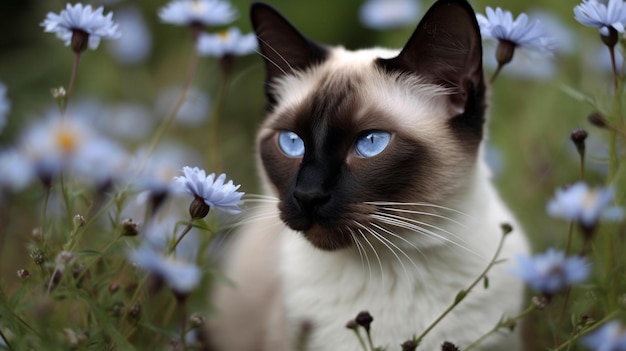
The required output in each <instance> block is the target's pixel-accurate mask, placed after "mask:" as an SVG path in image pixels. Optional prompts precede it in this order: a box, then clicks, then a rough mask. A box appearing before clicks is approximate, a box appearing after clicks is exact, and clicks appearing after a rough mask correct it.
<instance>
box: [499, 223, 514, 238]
mask: <svg viewBox="0 0 626 351" xmlns="http://www.w3.org/2000/svg"><path fill="white" fill-rule="evenodd" d="M500 228H501V229H502V234H504V235H507V234H510V233H511V232H512V231H513V226H512V225H511V224H509V223H502V224H500Z"/></svg>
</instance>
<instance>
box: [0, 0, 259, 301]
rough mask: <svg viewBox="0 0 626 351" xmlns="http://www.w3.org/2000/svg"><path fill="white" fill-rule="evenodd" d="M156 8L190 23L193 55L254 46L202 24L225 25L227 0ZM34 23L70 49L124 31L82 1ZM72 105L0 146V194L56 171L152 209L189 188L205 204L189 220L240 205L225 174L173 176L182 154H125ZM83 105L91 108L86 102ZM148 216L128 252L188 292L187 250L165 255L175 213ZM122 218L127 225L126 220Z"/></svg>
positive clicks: (46, 182)
mask: <svg viewBox="0 0 626 351" xmlns="http://www.w3.org/2000/svg"><path fill="white" fill-rule="evenodd" d="M158 15H159V18H160V19H161V21H163V22H165V23H170V24H174V25H181V26H187V27H189V28H191V29H192V33H193V38H194V40H195V44H196V52H197V54H198V55H200V56H212V57H217V58H224V57H226V56H239V55H245V54H249V53H251V52H254V51H255V50H256V47H257V42H256V37H255V36H254V35H253V34H246V35H243V34H242V33H241V31H240V30H239V29H237V28H235V27H232V28H230V29H228V30H226V31H223V32H220V33H217V34H209V33H205V32H204V30H205V28H207V27H210V26H222V25H227V24H229V23H231V22H232V21H233V20H234V19H235V18H236V17H237V11H236V9H235V8H234V7H232V5H231V4H230V3H229V2H228V1H223V0H177V1H172V2H170V3H169V4H168V5H166V6H165V7H163V8H161V9H160V11H159V14H158ZM41 26H42V27H43V28H44V31H45V32H50V33H54V34H55V35H56V36H57V37H58V38H59V39H61V40H63V41H64V42H65V45H66V46H69V47H70V48H71V49H72V50H73V51H74V52H75V53H76V54H77V55H80V53H82V52H83V51H85V50H87V49H91V50H95V49H97V48H98V46H99V44H100V42H101V41H102V40H117V39H120V38H121V37H122V36H123V33H122V31H121V30H120V27H119V25H118V24H117V23H116V22H115V21H114V20H113V13H112V12H109V13H107V14H105V13H104V9H103V7H98V8H93V7H92V6H91V5H83V4H81V3H77V4H74V5H72V4H67V6H66V7H65V9H64V10H62V11H61V12H60V13H58V14H57V13H48V14H47V16H46V18H45V20H44V21H43V22H42V23H41ZM131 34H132V33H131ZM6 91H7V89H6V87H5V86H4V85H2V84H0V132H1V130H2V129H1V128H3V127H4V125H5V124H6V121H7V119H6V117H7V115H8V113H9V110H10V102H9V101H8V98H7V94H6ZM67 94H68V92H66V91H65V89H63V88H59V89H55V90H54V92H53V96H54V97H55V99H56V100H57V102H59V101H61V102H63V103H59V105H60V106H61V105H63V104H65V103H67V98H68V96H67ZM73 107H74V106H73V105H72V106H70V108H67V106H61V108H60V113H59V111H57V112H56V113H51V114H50V115H49V116H48V118H46V119H45V120H44V121H42V122H39V123H35V124H33V125H32V126H30V127H28V128H26V130H25V132H24V133H22V136H21V137H20V138H19V139H18V141H17V143H16V145H15V146H13V147H10V148H7V149H4V150H0V169H2V170H3V171H2V173H1V174H0V201H1V200H2V194H3V193H5V194H6V193H7V192H8V191H11V192H17V191H20V190H22V189H23V188H25V187H27V186H28V185H30V184H32V183H33V181H37V180H38V181H40V183H41V184H43V186H44V187H45V188H46V189H48V190H46V191H49V189H52V186H53V184H55V182H57V181H59V180H61V179H63V180H64V182H65V186H67V184H68V182H70V181H72V182H76V183H77V184H87V185H89V186H91V187H93V188H94V189H97V190H98V191H109V190H110V189H112V188H113V187H117V188H119V189H132V190H133V191H137V192H140V196H139V197H138V200H137V202H138V203H141V204H142V205H143V206H144V207H146V206H151V209H152V210H153V211H156V210H158V209H159V208H160V206H161V204H162V202H163V200H164V199H165V198H167V197H169V196H170V195H182V196H191V198H192V203H196V204H197V203H201V204H202V206H204V211H203V212H202V215H199V214H198V213H197V212H195V213H192V212H190V215H191V220H195V219H199V218H203V217H205V216H206V215H207V214H208V212H209V210H212V209H215V210H217V211H218V212H223V213H226V214H230V215H233V214H237V213H239V212H240V211H241V210H240V205H241V204H242V196H243V195H244V193H243V192H240V191H238V189H239V185H235V184H234V183H233V181H232V180H227V179H226V175H225V174H221V175H215V174H206V172H205V171H204V170H202V169H200V168H198V167H193V168H191V167H186V166H185V167H182V174H183V175H182V176H176V175H177V173H179V172H180V169H181V166H182V165H180V164H179V163H180V162H183V161H182V160H184V159H189V157H181V156H180V153H179V154H178V155H172V150H171V148H170V150H168V152H167V156H163V157H160V156H159V155H165V154H166V153H163V152H157V151H156V150H146V149H140V150H138V151H137V152H136V153H134V154H130V153H129V152H127V150H126V149H125V148H124V147H123V146H122V144H121V143H118V142H116V141H114V140H113V139H112V138H109V137H107V136H106V135H104V134H103V133H102V132H100V131H99V130H97V129H95V128H94V127H93V125H92V124H93V123H90V122H89V120H87V119H81V118H80V117H77V116H76V111H78V110H79V109H74V108H73ZM87 110H89V111H88V113H94V110H93V109H91V110H90V109H87ZM184 110H185V105H183V106H181V112H185V111H184ZM204 110H206V109H204ZM83 112H85V111H83ZM157 150H159V148H157ZM182 196H178V197H182ZM44 206H47V204H44ZM197 207H198V206H196V208H197ZM190 209H191V207H190ZM129 211H130V212H132V211H133V210H132V209H130V210H129ZM144 211H145V210H144ZM137 212H139V210H138V211H137ZM153 221H154V222H155V223H146V224H145V226H144V228H141V229H139V230H138V231H139V233H140V234H141V235H143V236H144V237H145V238H146V240H143V241H142V244H141V246H140V247H138V248H137V249H134V250H131V252H129V257H130V259H131V260H132V261H133V262H134V263H135V264H136V265H137V266H139V267H141V268H144V269H146V270H148V271H150V272H152V273H153V274H156V275H157V276H159V277H161V278H162V279H163V280H164V281H166V282H167V283H168V284H169V285H170V287H171V288H172V290H173V291H176V292H177V293H181V294H182V293H188V292H190V291H191V290H192V289H194V288H195V287H196V286H197V284H199V281H200V278H201V274H200V268H199V267H198V266H196V265H195V264H193V263H191V261H184V260H182V259H181V257H187V258H190V257H191V256H190V255H193V253H191V252H190V253H187V254H185V255H177V256H176V255H172V253H174V254H176V253H177V252H179V251H180V250H179V249H181V248H183V247H184V246H185V245H181V247H180V248H177V247H171V242H172V241H173V240H174V239H176V238H175V237H174V236H175V235H176V234H175V233H173V231H174V229H175V228H176V222H177V221H176V220H169V219H165V220H163V216H160V217H158V218H157V217H154V219H153ZM157 221H158V223H157ZM129 223H130V224H132V225H134V223H132V221H130V222H129ZM127 224H128V223H127ZM163 228H167V229H168V230H163ZM183 235H184V234H183ZM191 246H193V245H191ZM174 257H178V258H174Z"/></svg>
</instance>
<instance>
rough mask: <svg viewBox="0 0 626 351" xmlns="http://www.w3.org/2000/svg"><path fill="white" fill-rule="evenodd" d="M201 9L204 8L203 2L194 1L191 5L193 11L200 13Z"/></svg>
mask: <svg viewBox="0 0 626 351" xmlns="http://www.w3.org/2000/svg"><path fill="white" fill-rule="evenodd" d="M203 10H204V3H202V2H200V1H194V2H193V4H192V5H191V11H193V12H194V13H202V11H203Z"/></svg>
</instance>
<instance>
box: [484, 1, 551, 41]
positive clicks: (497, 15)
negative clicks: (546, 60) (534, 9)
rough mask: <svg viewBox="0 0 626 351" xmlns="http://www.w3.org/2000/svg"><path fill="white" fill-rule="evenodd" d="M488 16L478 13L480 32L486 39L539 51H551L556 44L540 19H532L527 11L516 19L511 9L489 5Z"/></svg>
mask: <svg viewBox="0 0 626 351" xmlns="http://www.w3.org/2000/svg"><path fill="white" fill-rule="evenodd" d="M485 13H486V14H487V16H484V15H482V14H477V15H476V19H477V20H478V24H479V25H480V33H481V34H482V36H483V37H484V38H486V39H494V40H497V41H506V42H509V43H512V44H513V45H515V46H519V47H523V48H527V49H531V50H535V51H539V52H550V51H551V50H552V46H553V45H554V43H553V41H552V39H550V38H549V37H547V36H546V34H545V33H544V31H543V29H542V27H541V24H540V22H539V21H532V22H531V21H530V20H529V19H528V16H527V15H526V14H525V13H521V14H520V15H519V16H517V18H516V19H513V15H512V14H511V12H510V11H505V10H502V9H501V8H499V7H497V8H496V9H495V10H493V9H492V8H491V7H487V9H486V12H485Z"/></svg>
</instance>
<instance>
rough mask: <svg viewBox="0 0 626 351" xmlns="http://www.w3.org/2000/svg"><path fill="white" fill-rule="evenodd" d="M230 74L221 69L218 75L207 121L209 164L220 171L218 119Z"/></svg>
mask: <svg viewBox="0 0 626 351" xmlns="http://www.w3.org/2000/svg"><path fill="white" fill-rule="evenodd" d="M229 78H230V76H229V74H228V72H226V71H224V70H221V75H220V87H219V91H218V93H217V99H216V101H215V107H214V108H213V113H212V114H211V120H210V122H209V140H208V142H209V145H208V151H209V153H208V154H209V155H210V158H211V159H210V160H209V163H208V164H209V165H211V166H213V169H215V170H216V171H220V170H221V167H222V160H221V158H220V153H219V152H218V151H219V149H220V148H219V133H218V129H219V119H220V116H221V114H222V108H223V106H224V100H225V97H226V87H227V86H228V80H229Z"/></svg>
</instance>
